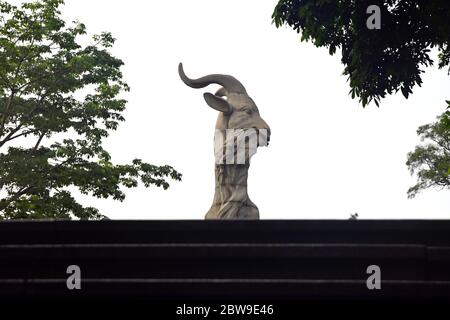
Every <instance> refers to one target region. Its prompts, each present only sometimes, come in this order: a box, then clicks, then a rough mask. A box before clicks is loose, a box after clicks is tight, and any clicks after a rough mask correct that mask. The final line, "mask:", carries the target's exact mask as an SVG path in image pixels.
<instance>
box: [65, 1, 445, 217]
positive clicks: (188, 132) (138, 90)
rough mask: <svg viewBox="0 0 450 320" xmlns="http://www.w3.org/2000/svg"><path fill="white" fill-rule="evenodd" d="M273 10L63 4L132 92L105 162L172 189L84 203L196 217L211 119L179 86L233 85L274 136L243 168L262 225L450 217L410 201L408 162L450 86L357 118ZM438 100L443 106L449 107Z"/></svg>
mask: <svg viewBox="0 0 450 320" xmlns="http://www.w3.org/2000/svg"><path fill="white" fill-rule="evenodd" d="M276 2H277V1H276V0H245V1H242V0H228V1H221V0H190V1H186V0H172V1H154V0H152V1H139V0H129V1H123V0H66V5H65V6H64V8H63V14H64V17H65V18H66V19H67V20H68V21H71V20H74V19H79V20H80V21H82V22H84V23H85V24H86V25H87V27H88V32H89V33H91V34H92V33H98V32H100V31H110V32H112V34H113V36H114V37H115V38H117V43H116V45H115V47H114V48H113V50H112V51H113V53H114V54H115V55H116V56H118V57H120V58H121V59H122V60H123V61H124V62H125V66H124V68H123V71H124V77H125V79H126V81H127V82H128V84H129V85H130V87H131V92H130V93H127V94H126V98H127V100H128V101H129V103H128V109H127V111H126V113H125V117H126V122H124V123H122V124H121V126H120V128H119V130H118V131H116V132H114V133H113V134H112V135H111V136H110V138H108V140H107V142H106V147H107V149H109V150H110V151H111V154H112V156H113V160H114V162H115V163H124V162H129V161H130V160H132V159H133V158H135V157H139V158H142V159H144V160H145V161H148V162H150V163H153V164H159V165H162V164H170V165H172V166H174V167H175V168H176V169H177V170H179V171H180V172H181V173H183V181H182V182H174V183H172V185H171V187H170V189H168V190H167V191H164V190H160V189H157V188H156V187H153V188H149V189H146V188H144V187H141V188H138V189H132V190H129V191H127V198H126V200H125V201H124V202H122V203H120V202H116V201H113V200H97V199H93V198H85V197H83V203H85V204H91V205H94V206H96V207H98V208H100V209H101V210H102V212H103V213H104V214H106V215H108V216H109V217H110V218H113V219H203V217H204V215H205V213H206V212H207V210H208V209H209V207H210V205H211V203H212V198H213V191H214V155H213V135H214V125H215V121H216V117H217V112H216V111H214V110H212V109H211V108H209V107H208V106H207V105H206V103H205V102H204V100H203V97H202V93H203V92H206V91H209V92H215V90H216V89H217V86H210V87H208V88H205V89H199V90H195V89H191V88H189V87H187V86H185V85H184V84H183V83H182V82H181V80H180V79H179V77H178V74H177V65H178V63H179V62H183V63H184V66H185V71H186V73H187V74H188V75H189V76H191V77H199V76H203V75H206V74H209V73H225V74H231V75H233V76H235V77H236V78H238V79H239V80H240V81H241V82H242V83H243V84H244V85H245V86H246V88H247V91H248V93H249V94H250V96H251V97H252V98H253V100H254V101H255V102H256V104H257V105H258V107H259V110H260V113H261V115H262V117H263V118H264V119H265V120H266V121H267V123H268V124H269V125H270V127H271V129H272V137H271V142H270V146H269V148H262V149H259V151H258V154H256V155H255V156H254V157H253V159H252V165H251V167H250V174H249V175H250V177H249V195H250V197H251V199H252V200H253V202H254V203H255V204H256V205H257V206H258V207H259V210H260V215H261V218H262V219H324V218H326V219H347V218H348V217H349V216H350V214H351V213H355V212H358V213H359V216H360V218H361V219H404V218H408V219H409V218H423V219H429V218H449V217H450V201H449V192H448V191H437V190H429V191H425V192H423V193H422V194H420V195H419V196H418V197H417V198H416V199H414V200H409V199H407V196H406V191H407V189H408V187H410V186H412V185H413V184H414V182H415V178H414V177H411V176H410V174H409V172H408V169H407V166H406V165H405V161H406V155H407V153H408V152H409V151H411V150H413V148H414V146H415V145H416V144H417V143H419V139H418V137H417V135H416V129H417V127H418V126H419V125H422V124H425V123H429V122H432V121H434V120H435V117H436V116H438V115H439V114H440V113H441V112H443V110H444V108H445V102H444V100H445V99H449V96H448V87H449V84H450V77H449V76H448V75H447V72H446V70H438V69H437V67H432V68H430V69H428V70H427V72H426V73H425V74H424V76H423V80H424V83H423V86H422V87H421V88H420V87H417V88H414V94H413V95H412V96H411V97H410V98H409V99H408V100H406V99H404V98H403V97H402V96H401V94H400V93H399V94H397V95H394V96H391V97H389V98H387V99H385V100H384V101H382V104H381V107H380V108H377V107H376V106H375V105H370V106H368V107H366V108H365V109H363V108H362V107H361V106H360V105H358V102H357V101H356V100H352V99H351V98H350V97H349V95H348V91H349V86H348V84H347V83H346V78H345V77H344V76H342V75H341V74H342V71H343V68H344V67H343V65H342V64H341V63H340V55H339V54H337V55H335V56H329V54H328V52H327V50H326V49H318V48H315V47H314V46H313V45H312V44H310V43H301V42H300V36H299V35H298V34H296V33H295V31H293V30H291V29H289V28H287V27H285V28H280V29H276V28H275V26H274V25H272V23H271V14H272V11H273V8H274V6H275V4H276ZM446 93H447V95H446Z"/></svg>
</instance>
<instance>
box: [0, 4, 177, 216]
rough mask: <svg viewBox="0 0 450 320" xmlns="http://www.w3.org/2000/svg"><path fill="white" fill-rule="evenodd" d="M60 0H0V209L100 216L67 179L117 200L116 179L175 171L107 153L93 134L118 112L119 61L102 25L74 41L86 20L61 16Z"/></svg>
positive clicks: (122, 182)
mask: <svg viewBox="0 0 450 320" xmlns="http://www.w3.org/2000/svg"><path fill="white" fill-rule="evenodd" d="M62 3H63V1H62V0H41V1H37V2H33V3H25V4H23V5H22V6H21V7H16V6H13V5H10V4H8V3H7V2H4V1H0V219H17V218H63V219H70V218H74V217H76V218H80V219H99V218H102V214H101V213H100V212H99V211H98V210H97V209H96V208H93V207H83V206H82V205H81V204H80V203H79V202H77V200H76V199H75V198H74V197H73V196H72V194H71V192H70V190H71V189H73V188H74V187H75V188H76V189H78V190H80V191H81V192H82V193H84V194H89V195H92V196H94V197H99V198H113V199H115V200H123V199H124V198H125V194H124V192H123V191H122V190H121V187H126V188H132V187H136V186H137V185H138V182H139V181H141V182H142V183H143V184H144V185H145V186H150V185H156V186H161V187H163V188H165V189H166V188H168V186H169V184H168V182H167V181H166V178H171V179H175V180H180V178H181V175H180V174H179V173H178V172H176V171H175V170H174V169H173V168H172V167H170V166H161V167H159V166H155V165H151V164H148V163H145V162H143V161H142V160H140V159H135V160H134V161H132V163H131V164H126V165H115V164H113V163H112V162H111V157H110V155H109V153H108V152H107V151H106V150H105V149H104V148H103V147H102V142H103V140H104V138H106V137H107V136H108V133H109V132H110V131H111V130H115V129H116V128H117V126H118V124H119V123H120V122H122V121H124V118H123V116H122V112H123V111H124V109H125V105H126V101H125V100H123V99H121V98H120V94H121V93H122V92H124V91H127V90H128V86H127V85H126V83H125V82H124V81H123V79H122V73H121V71H120V67H121V66H122V65H123V62H122V61H121V60H120V59H118V58H115V57H114V56H112V55H111V54H110V52H109V51H108V49H109V48H110V47H111V46H112V45H113V43H114V39H113V37H112V36H111V34H109V33H103V34H100V35H97V36H94V37H93V39H92V40H91V42H92V43H91V44H89V45H85V46H82V45H81V44H80V43H79V42H80V41H79V38H80V36H85V34H86V27H85V26H84V25H83V24H82V23H73V25H70V26H66V23H65V22H64V21H63V20H62V19H61V18H60V12H59V11H58V7H59V6H60V5H61V4H62ZM80 97H81V98H80Z"/></svg>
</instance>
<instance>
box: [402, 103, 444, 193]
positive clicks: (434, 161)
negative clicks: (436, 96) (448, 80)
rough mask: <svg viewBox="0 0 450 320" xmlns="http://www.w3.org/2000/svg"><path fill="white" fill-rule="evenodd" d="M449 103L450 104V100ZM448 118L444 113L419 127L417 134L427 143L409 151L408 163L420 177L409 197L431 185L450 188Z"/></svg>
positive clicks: (410, 190) (410, 168)
mask: <svg viewBox="0 0 450 320" xmlns="http://www.w3.org/2000/svg"><path fill="white" fill-rule="evenodd" d="M447 104H448V105H449V106H450V101H447ZM447 119H448V118H447V117H446V116H445V114H443V115H441V116H439V117H438V120H437V122H435V123H431V124H426V125H423V126H421V127H419V129H417V134H418V135H419V136H420V137H421V140H422V141H424V142H426V143H425V144H424V145H419V146H417V147H416V148H415V150H414V151H413V152H410V153H408V160H407V162H406V165H407V166H408V168H409V170H410V172H411V174H417V179H418V181H417V184H416V185H414V186H413V187H411V188H409V190H408V197H409V198H414V197H415V196H416V195H417V194H418V193H419V192H420V191H422V190H424V189H427V188H430V187H437V188H441V189H450V126H449V125H448V120H447Z"/></svg>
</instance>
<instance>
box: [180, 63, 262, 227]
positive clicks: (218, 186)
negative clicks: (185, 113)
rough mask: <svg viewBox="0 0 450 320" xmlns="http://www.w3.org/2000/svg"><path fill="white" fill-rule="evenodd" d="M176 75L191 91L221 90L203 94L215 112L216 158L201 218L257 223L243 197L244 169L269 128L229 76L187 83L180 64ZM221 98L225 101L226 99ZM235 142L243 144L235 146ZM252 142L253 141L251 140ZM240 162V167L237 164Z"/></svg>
mask: <svg viewBox="0 0 450 320" xmlns="http://www.w3.org/2000/svg"><path fill="white" fill-rule="evenodd" d="M178 72H179V74H180V78H181V80H183V82H184V83H185V84H186V85H188V86H190V87H192V88H204V87H206V86H208V85H210V84H213V83H216V84H219V85H221V86H222V88H220V89H219V90H218V91H217V92H216V93H215V94H214V95H213V94H211V93H205V94H204V98H205V101H206V103H207V104H208V105H209V106H210V107H211V108H213V109H215V110H217V111H219V116H218V118H217V122H216V137H215V146H214V148H215V158H216V166H215V194H214V200H213V204H212V206H211V208H210V209H209V211H208V213H207V214H206V217H205V218H206V219H259V211H258V208H257V207H256V205H255V204H254V203H253V202H252V201H251V200H250V198H249V196H248V193H247V179H248V169H249V167H250V158H251V157H252V156H253V155H254V154H255V153H256V148H257V147H259V146H264V145H268V142H269V140H270V128H269V126H268V125H267V123H266V122H265V121H264V120H263V119H262V118H261V116H260V114H259V110H258V107H257V106H256V104H255V102H254V101H253V100H252V99H251V98H250V97H249V96H248V94H247V91H246V90H245V87H244V86H243V85H242V84H241V83H240V82H239V81H238V80H237V79H236V78H234V77H232V76H229V75H222V74H212V75H208V76H205V77H202V78H198V79H190V78H188V77H187V76H186V74H185V73H184V70H183V65H182V64H181V63H180V65H179V67H178ZM223 97H226V99H225V98H223ZM231 129H234V130H231ZM239 129H243V130H239ZM252 130H256V135H254V134H253V135H252V134H250V136H247V138H246V137H245V135H246V132H247V133H248V132H250V131H252ZM230 131H235V132H236V134H235V136H232V135H229V132H230ZM218 133H219V134H220V136H221V137H222V133H223V137H226V138H225V139H223V141H222V140H218V139H217V134H218ZM230 137H231V138H230ZM242 137H243V138H242ZM254 137H256V139H257V143H253V144H252V143H251V139H253V138H254ZM262 138H263V139H262ZM246 139H247V140H248V141H247V140H246ZM218 141H219V142H218ZM239 141H240V142H243V143H242V144H239ZM246 141H247V142H246ZM253 142H255V141H254V140H253ZM221 143H223V148H221V149H220V148H219V151H217V150H218V148H217V145H219V146H220V144H221ZM230 144H232V148H231V149H230V148H229V147H230ZM236 145H237V146H236ZM240 146H242V147H243V149H242V148H241V147H240ZM230 150H231V153H230ZM242 152H245V154H244V156H243V157H239V154H241V155H242V154H243V153H242ZM230 155H231V158H230ZM230 159H232V161H230ZM242 159H243V163H241V160H242Z"/></svg>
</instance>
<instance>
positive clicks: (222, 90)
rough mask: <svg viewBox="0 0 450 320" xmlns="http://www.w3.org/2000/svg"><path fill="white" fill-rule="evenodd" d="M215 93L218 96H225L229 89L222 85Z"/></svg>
mask: <svg viewBox="0 0 450 320" xmlns="http://www.w3.org/2000/svg"><path fill="white" fill-rule="evenodd" d="M215 95H216V96H218V97H225V96H226V95H227V90H226V89H225V88H223V87H222V88H220V89H219V90H217V91H216V93H215Z"/></svg>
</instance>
